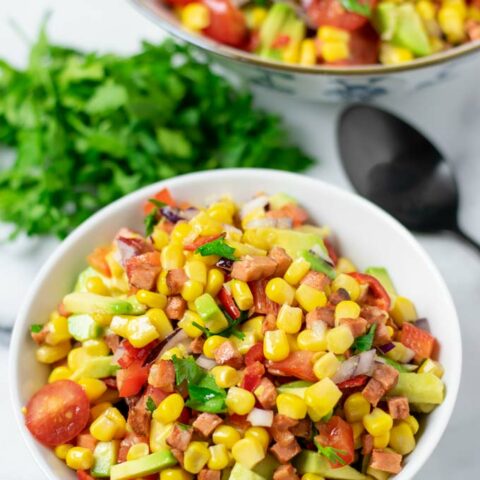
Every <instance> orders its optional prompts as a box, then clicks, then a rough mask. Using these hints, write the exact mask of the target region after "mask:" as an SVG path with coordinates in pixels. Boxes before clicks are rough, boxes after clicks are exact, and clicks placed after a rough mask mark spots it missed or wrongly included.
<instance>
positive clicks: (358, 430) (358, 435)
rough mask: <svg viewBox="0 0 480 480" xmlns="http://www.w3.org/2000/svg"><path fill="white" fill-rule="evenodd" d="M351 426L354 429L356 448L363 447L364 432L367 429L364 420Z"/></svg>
mask: <svg viewBox="0 0 480 480" xmlns="http://www.w3.org/2000/svg"><path fill="white" fill-rule="evenodd" d="M351 427H352V431H353V442H354V448H355V450H357V449H358V448H361V447H362V434H363V432H364V431H365V427H364V426H363V423H362V422H355V423H351Z"/></svg>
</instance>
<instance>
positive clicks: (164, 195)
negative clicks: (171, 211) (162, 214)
mask: <svg viewBox="0 0 480 480" xmlns="http://www.w3.org/2000/svg"><path fill="white" fill-rule="evenodd" d="M151 198H154V199H155V200H158V201H159V202H163V203H166V204H167V205H169V206H170V207H174V206H175V200H174V199H173V197H172V194H171V193H170V190H169V189H168V188H162V190H160V191H159V192H158V193H156V194H155V195H154V196H153V197H151ZM154 208H155V205H153V203H151V202H149V201H148V200H147V201H146V202H145V204H144V205H143V213H144V214H145V215H148V214H149V213H150V212H151V211H152V210H153V209H154Z"/></svg>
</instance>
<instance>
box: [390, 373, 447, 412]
mask: <svg viewBox="0 0 480 480" xmlns="http://www.w3.org/2000/svg"><path fill="white" fill-rule="evenodd" d="M397 395H399V396H402V397H407V398H408V401H409V402H410V403H430V404H434V405H439V404H440V403H442V402H443V399H444V396H445V385H444V383H443V382H442V381H441V380H440V379H439V378H438V377H437V376H436V375H434V374H433V373H410V372H408V373H400V374H399V375H398V382H397V385H396V386H395V387H394V388H393V389H392V390H390V391H389V392H388V396H390V397H395V396H397Z"/></svg>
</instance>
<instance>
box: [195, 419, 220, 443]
mask: <svg viewBox="0 0 480 480" xmlns="http://www.w3.org/2000/svg"><path fill="white" fill-rule="evenodd" d="M221 423H223V419H222V418H221V417H219V416H218V415H215V414H213V413H201V414H200V415H199V416H198V417H197V418H196V419H195V421H194V422H193V424H192V425H193V428H194V429H195V430H197V431H199V432H200V433H201V434H202V435H203V436H204V437H209V436H210V435H211V434H212V433H213V431H214V430H215V429H216V428H217V427H218V426H219V425H220V424H221Z"/></svg>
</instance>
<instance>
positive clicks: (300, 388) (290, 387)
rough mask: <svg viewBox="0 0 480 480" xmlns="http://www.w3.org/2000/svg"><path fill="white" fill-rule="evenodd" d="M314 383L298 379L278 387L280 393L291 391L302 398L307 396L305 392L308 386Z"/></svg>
mask: <svg viewBox="0 0 480 480" xmlns="http://www.w3.org/2000/svg"><path fill="white" fill-rule="evenodd" d="M310 385H313V384H312V382H305V381H304V380H298V381H296V382H290V383H285V384H284V385H281V386H280V387H278V388H277V390H278V391H279V392H280V393H291V394H293V395H296V396H297V397H300V398H305V392H306V391H307V388H308V387H309V386H310Z"/></svg>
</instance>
